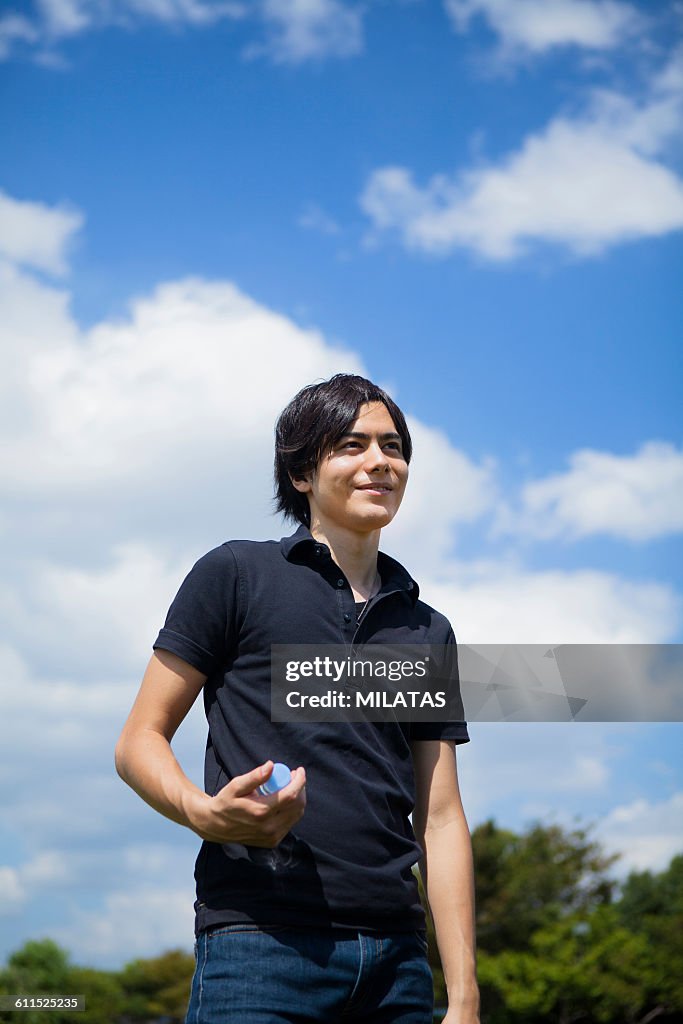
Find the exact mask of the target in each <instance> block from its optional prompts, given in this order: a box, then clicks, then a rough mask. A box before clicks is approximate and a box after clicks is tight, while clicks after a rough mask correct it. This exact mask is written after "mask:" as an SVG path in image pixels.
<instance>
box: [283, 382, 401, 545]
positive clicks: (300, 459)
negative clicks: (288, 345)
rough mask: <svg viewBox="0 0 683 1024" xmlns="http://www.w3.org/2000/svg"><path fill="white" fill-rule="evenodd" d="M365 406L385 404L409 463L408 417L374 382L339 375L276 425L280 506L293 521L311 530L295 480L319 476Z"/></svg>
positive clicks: (308, 390)
mask: <svg viewBox="0 0 683 1024" xmlns="http://www.w3.org/2000/svg"><path fill="white" fill-rule="evenodd" d="M365 402H382V404H383V405H385V406H386V408H387V410H388V412H389V415H390V416H391V418H392V420H393V421H394V425H395V427H396V430H397V432H398V434H399V436H400V438H401V442H402V445H403V458H404V459H405V460H406V462H410V457H411V455H412V453H413V443H412V441H411V439H410V432H409V431H408V426H407V424H406V421H405V416H404V415H403V413H402V412H401V410H400V409H399V407H398V406H397V405H396V403H395V402H394V401H393V399H392V398H390V397H389V395H388V394H387V393H386V391H383V390H382V388H380V387H378V386H377V384H373V383H372V381H369V380H366V378H365V377H358V376H356V375H355V374H353V373H337V374H335V376H334V377H330V379H329V380H325V381H322V382H321V383H320V384H309V385H308V386H307V387H305V388H302V389H301V391H299V392H298V394H296V395H295V396H294V398H293V399H292V401H291V402H290V403H289V405H288V406H287V407H286V409H284V410H283V411H282V413H281V414H280V418H279V419H278V421H277V423H276V425H275V505H276V509H277V511H278V512H283V513H284V515H285V516H286V517H287V518H288V519H293V520H297V521H298V522H300V523H303V524H304V525H306V526H308V525H309V524H310V509H309V504H308V497H307V496H306V494H302V493H301V492H300V491H297V489H296V487H295V486H294V485H293V483H292V480H291V478H292V477H295V478H298V477H303V476H305V475H306V474H308V473H314V472H315V471H316V470H317V468H318V465H319V464H320V461H321V459H323V458H324V457H325V456H327V455H328V454H329V453H330V452H331V451H332V448H333V447H334V445H335V444H336V443H337V441H338V440H339V439H340V438H341V437H343V436H344V434H345V433H346V432H347V431H348V430H349V428H350V427H351V424H352V423H353V422H354V420H355V419H357V417H358V410H359V409H360V407H361V405H363V404H364V403H365Z"/></svg>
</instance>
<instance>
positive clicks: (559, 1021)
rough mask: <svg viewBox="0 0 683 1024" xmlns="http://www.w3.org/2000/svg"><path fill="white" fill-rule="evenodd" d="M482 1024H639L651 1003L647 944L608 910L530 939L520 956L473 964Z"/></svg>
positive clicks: (652, 968)
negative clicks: (554, 1023) (478, 987)
mask: <svg viewBox="0 0 683 1024" xmlns="http://www.w3.org/2000/svg"><path fill="white" fill-rule="evenodd" d="M479 980H480V985H481V991H482V1010H483V1018H484V1019H485V1020H486V1021H487V1022H489V1024H517V1022H519V1024H522V1022H523V1024H546V1022H547V1021H553V1022H556V1024H579V1022H586V1024H617V1022H618V1024H639V1022H643V1021H644V1020H645V1019H646V1018H647V1017H648V1014H649V1012H650V1010H651V1009H652V1007H653V1005H654V1004H655V1002H656V992H655V989H656V981H657V973H656V963H655V958H654V956H653V954H652V951H651V950H650V949H649V947H648V943H647V941H646V940H645V938H644V937H643V936H641V935H635V934H633V933H632V932H631V931H629V930H628V929H627V928H624V927H623V926H622V925H621V924H620V922H619V917H618V914H617V912H616V910H615V909H614V908H613V907H609V906H600V907H597V908H595V909H594V910H593V911H592V912H590V913H589V914H588V915H583V914H571V915H569V916H567V917H564V918H563V919H561V920H559V921H556V922H554V923H553V924H551V925H548V926H547V927H545V928H541V929H539V930H538V931H537V932H535V933H534V934H533V935H532V937H531V941H530V944H529V948H528V949H527V950H522V951H517V950H509V951H506V952H503V953H497V954H495V955H490V954H488V953H485V952H483V953H482V954H481V955H480V957H479Z"/></svg>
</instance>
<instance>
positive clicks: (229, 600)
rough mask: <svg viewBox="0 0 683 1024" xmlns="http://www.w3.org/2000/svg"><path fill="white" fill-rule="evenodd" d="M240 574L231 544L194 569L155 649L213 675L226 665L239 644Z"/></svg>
mask: <svg viewBox="0 0 683 1024" xmlns="http://www.w3.org/2000/svg"><path fill="white" fill-rule="evenodd" d="M239 589H240V588H239V572H238V567H237V562H236V560H235V555H234V553H233V551H232V549H231V547H230V545H229V544H223V545H221V547H218V548H214V550H213V551H209V553H208V554H206V555H204V556H203V557H202V558H200V559H199V561H198V562H197V563H196V564H195V565H194V566H193V567H192V569H191V570H190V572H189V573H188V575H187V576H186V577H185V579H184V580H183V582H182V584H181V586H180V590H179V591H178V593H177V594H176V596H175V598H174V600H173V603H172V605H171V607H170V608H169V610H168V615H167V616H166V621H165V623H164V626H163V628H162V629H161V630H160V632H159V635H158V637H157V638H156V640H155V642H154V644H153V648H154V650H157V649H161V650H164V651H170V652H171V653H172V654H177V655H178V657H179V658H182V659H183V661H186V662H188V664H190V665H192V666H193V667H194V668H196V669H199V671H200V672H203V673H204V675H207V676H208V675H210V674H211V673H212V672H213V671H215V670H216V668H218V667H219V666H220V665H222V664H225V661H226V659H227V657H228V655H229V652H230V650H231V649H232V647H233V646H234V644H235V642H236V639H237V629H238V626H237V623H238V615H239Z"/></svg>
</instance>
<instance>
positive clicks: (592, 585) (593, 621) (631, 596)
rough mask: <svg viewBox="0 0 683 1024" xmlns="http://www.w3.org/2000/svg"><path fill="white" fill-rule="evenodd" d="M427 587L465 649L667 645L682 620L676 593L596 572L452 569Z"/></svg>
mask: <svg viewBox="0 0 683 1024" xmlns="http://www.w3.org/2000/svg"><path fill="white" fill-rule="evenodd" d="M420 582H421V586H422V592H423V595H424V598H425V600H426V601H427V602H428V603H429V604H433V605H435V606H436V607H437V608H439V609H441V610H442V611H443V612H444V613H445V614H446V615H447V616H448V618H449V619H450V620H451V622H452V624H453V628H454V630H455V634H456V637H457V638H458V640H459V641H460V642H462V643H464V644H548V646H554V645H556V644H592V643H595V644H602V643H605V644H607V643H609V644H611V643H615V644H617V643H619V644H628V643H630V644H639V643H641V644H656V643H665V642H667V641H668V640H670V638H671V637H672V636H675V634H676V631H677V628H678V623H679V621H680V615H681V604H680V599H679V598H678V596H677V594H676V592H675V591H674V590H673V589H672V588H671V587H669V586H667V585H665V584H661V583H655V582H651V583H645V582H639V583H631V582H629V581H627V580H624V579H622V578H621V577H619V576H617V575H615V574H610V573H606V572H598V571H595V570H590V569H579V570H574V571H558V570H556V571H545V572H532V571H529V570H526V569H524V567H523V566H519V565H517V564H515V563H514V562H510V563H508V564H505V563H501V562H491V563H474V562H470V563H463V562H452V563H451V564H448V563H446V565H445V566H444V569H443V570H442V572H441V573H440V574H439V576H436V575H430V576H429V577H428V578H425V579H423V580H421V581H420Z"/></svg>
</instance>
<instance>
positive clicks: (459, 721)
mask: <svg viewBox="0 0 683 1024" xmlns="http://www.w3.org/2000/svg"><path fill="white" fill-rule="evenodd" d="M446 622H447V620H446ZM445 651H446V652H447V662H448V664H447V665H445V666H444V672H445V674H446V676H447V677H448V679H449V683H448V689H449V693H450V697H451V699H450V709H451V712H455V714H454V717H453V718H452V719H451V720H450V721H446V722H411V725H410V739H411V740H451V741H452V742H453V743H456V744H458V743H469V739H470V737H469V733H468V731H467V723H466V722H465V721H464V714H465V712H464V708H463V706H462V697H461V694H460V673H459V671H458V646H457V644H456V641H455V633H454V632H453V628H452V627H451V626H450V624H449V625H448V635H447V637H446V644H445ZM456 715H457V718H456V717H455V716H456Z"/></svg>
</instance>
